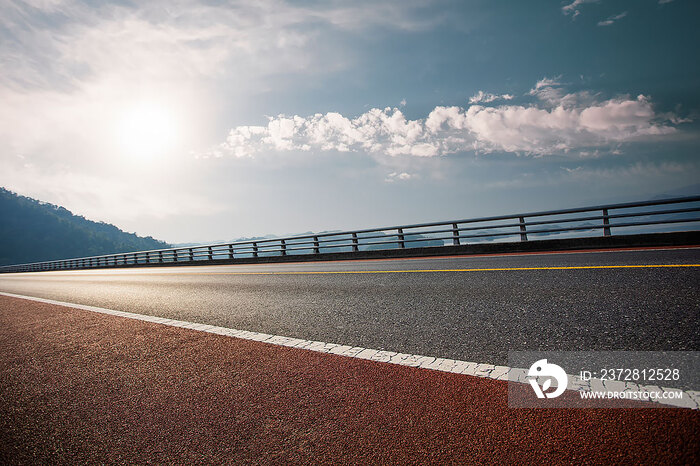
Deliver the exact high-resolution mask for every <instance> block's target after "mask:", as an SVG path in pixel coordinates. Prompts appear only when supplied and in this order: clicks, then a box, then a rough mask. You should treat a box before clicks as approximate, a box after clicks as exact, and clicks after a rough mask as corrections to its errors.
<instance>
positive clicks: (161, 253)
mask: <svg viewBox="0 0 700 466" xmlns="http://www.w3.org/2000/svg"><path fill="white" fill-rule="evenodd" d="M158 262H161V263H162V262H163V251H158Z"/></svg>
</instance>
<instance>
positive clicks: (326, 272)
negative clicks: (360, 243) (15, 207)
mask: <svg viewBox="0 0 700 466" xmlns="http://www.w3.org/2000/svg"><path fill="white" fill-rule="evenodd" d="M690 267H700V264H647V265H578V266H554V267H498V268H468V269H414V270H324V271H313V270H307V271H279V272H206V271H202V272H153V273H142V272H136V273H129V272H130V271H129V272H125V273H85V274H81V273H75V274H70V275H73V276H78V277H85V276H122V277H126V276H131V275H353V274H355V275H357V274H386V273H438V272H515V271H532V270H598V269H656V268H690ZM0 278H2V275H0Z"/></svg>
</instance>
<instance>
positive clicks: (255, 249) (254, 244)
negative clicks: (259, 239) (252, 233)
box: [253, 243, 258, 257]
mask: <svg viewBox="0 0 700 466" xmlns="http://www.w3.org/2000/svg"><path fill="white" fill-rule="evenodd" d="M253 257H258V243H253Z"/></svg>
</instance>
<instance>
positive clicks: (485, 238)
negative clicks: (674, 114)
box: [0, 196, 700, 272]
mask: <svg viewBox="0 0 700 466" xmlns="http://www.w3.org/2000/svg"><path fill="white" fill-rule="evenodd" d="M699 227H700V196H690V197H677V198H671V199H661V200H655V201H645V202H630V203H624V204H608V205H597V206H588V207H578V208H574V209H563V210H551V211H542V212H526V213H520V214H512V215H501V216H494V217H481V218H471V219H461V220H450V221H445V222H433V223H421V224H414V225H400V226H391V227H382V228H370V229H364V230H353V231H342V232H326V233H318V234H308V235H301V236H292V237H287V238H270V239H258V240H249V241H238V242H232V243H223V244H211V245H205V246H192V247H178V248H170V249H158V250H152V251H137V252H126V253H118V254H107V255H102V256H92V257H79V258H74V259H61V260H53V261H44V262H34V263H30V264H18V265H8V266H3V267H0V272H28V271H45V270H70V269H85V268H104V267H120V266H134V265H143V264H165V263H174V262H177V263H192V262H195V261H212V262H215V261H217V260H221V259H229V260H235V259H237V258H255V257H267V256H287V255H298V254H326V253H333V252H353V251H354V252H359V251H368V250H382V249H406V248H414V247H441V246H461V245H467V244H473V243H483V242H507V241H510V242H512V241H531V240H533V239H541V238H543V237H546V238H571V237H585V236H598V235H603V236H611V235H613V234H615V235H618V234H631V233H642V232H644V233H651V232H664V231H673V230H677V229H679V228H680V229H684V230H698V229H700V228H699Z"/></svg>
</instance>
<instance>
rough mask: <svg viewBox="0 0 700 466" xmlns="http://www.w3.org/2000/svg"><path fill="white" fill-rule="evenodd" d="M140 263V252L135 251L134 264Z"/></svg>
mask: <svg viewBox="0 0 700 466" xmlns="http://www.w3.org/2000/svg"><path fill="white" fill-rule="evenodd" d="M138 263H139V255H138V253H136V252H135V253H134V264H138Z"/></svg>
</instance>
